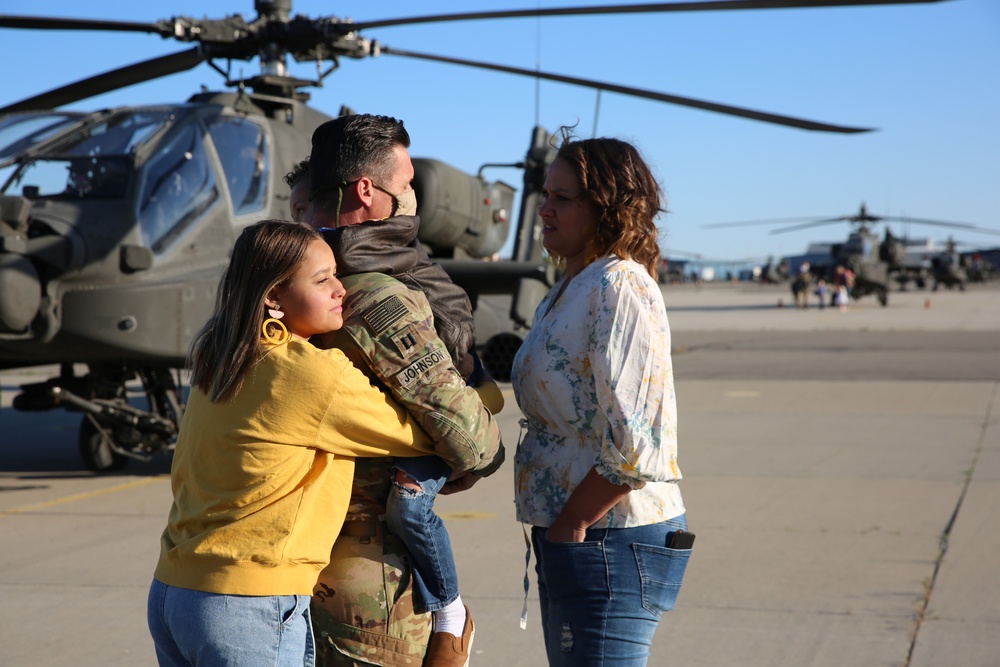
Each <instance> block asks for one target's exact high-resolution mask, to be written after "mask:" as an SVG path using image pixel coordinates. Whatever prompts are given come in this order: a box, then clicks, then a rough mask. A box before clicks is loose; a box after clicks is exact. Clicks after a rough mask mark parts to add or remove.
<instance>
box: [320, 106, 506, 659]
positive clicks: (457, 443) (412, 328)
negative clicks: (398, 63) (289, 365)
mask: <svg viewBox="0 0 1000 667" xmlns="http://www.w3.org/2000/svg"><path fill="white" fill-rule="evenodd" d="M370 118H372V119H373V120H374V121H375V122H376V124H381V125H385V122H384V121H392V122H393V123H398V121H394V120H393V119H384V118H377V117H370ZM390 129H391V128H390ZM399 129H401V124H399ZM322 130H323V128H322V127H321V129H320V130H318V131H317V134H316V135H315V136H314V139H313V143H314V146H313V155H312V157H311V162H312V164H311V168H312V174H311V176H312V179H311V180H312V185H313V198H314V202H313V203H314V215H315V216H316V217H315V219H314V220H313V221H312V222H313V224H314V226H317V227H341V229H334V230H330V231H327V232H326V236H327V240H328V241H329V242H330V244H331V247H333V248H334V252H335V254H337V259H338V274H339V276H340V277H341V279H342V281H343V282H344V286H345V288H346V289H347V290H348V298H347V299H346V300H345V303H344V327H343V329H341V330H340V331H338V332H335V333H333V334H329V335H327V336H324V337H322V339H321V340H317V341H314V342H316V343H317V344H318V345H321V346H324V347H326V346H337V347H339V348H340V349H342V350H343V351H344V352H345V353H346V354H347V355H348V357H349V358H351V360H352V361H353V362H354V364H355V365H356V366H357V367H358V368H361V369H362V370H364V371H365V372H366V373H367V374H368V375H369V377H370V378H371V379H372V381H373V382H374V383H376V384H378V385H380V386H382V387H385V388H387V389H389V390H390V391H391V393H392V394H393V396H394V397H395V398H397V400H399V401H400V402H401V403H402V404H404V405H405V406H406V407H407V409H408V410H409V411H410V413H411V414H412V415H413V416H414V417H415V418H416V420H417V421H418V423H420V424H421V426H422V427H423V428H424V430H426V431H427V432H428V434H429V435H430V436H431V438H432V439H433V440H434V441H435V443H436V454H437V455H438V456H440V457H441V458H442V459H443V460H444V461H445V462H446V463H447V464H448V466H449V467H450V468H451V469H452V470H454V471H456V472H464V471H469V472H471V473H473V475H474V476H472V477H468V476H467V477H466V478H464V480H463V481H461V482H459V483H458V486H459V487H460V488H461V487H464V488H467V487H468V486H471V484H472V483H473V482H474V480H475V479H476V478H478V476H481V475H486V474H490V473H492V472H493V471H495V470H496V469H497V467H499V465H500V464H501V463H502V461H503V446H502V444H501V442H500V434H499V429H498V428H497V425H496V423H495V422H494V420H493V418H492V415H491V413H490V412H489V411H488V410H487V409H485V407H484V406H483V403H482V402H481V401H480V400H479V397H478V395H477V394H476V392H475V391H474V390H473V389H472V388H470V387H469V386H467V385H466V382H465V381H464V379H463V377H462V375H460V374H459V373H458V372H457V371H456V368H455V365H456V364H457V363H461V361H462V355H461V354H460V351H461V350H463V349H468V347H469V346H470V345H471V306H469V304H468V297H467V296H466V295H465V294H464V292H462V291H461V289H460V288H458V287H456V286H454V285H453V284H452V283H451V282H450V280H449V279H448V278H447V276H446V275H445V274H443V272H442V271H441V270H440V267H437V266H436V265H433V266H428V265H429V264H430V262H429V260H427V258H426V253H424V252H423V250H422V249H421V248H420V247H419V243H418V242H416V224H417V221H416V219H415V218H411V217H410V216H408V215H397V216H390V217H388V218H386V215H389V214H392V213H399V214H403V213H406V212H410V211H408V210H404V209H407V208H408V207H407V206H406V205H405V204H403V203H402V200H403V197H404V195H405V194H406V190H407V188H409V180H410V178H412V165H411V164H410V161H409V156H408V155H407V154H406V152H405V150H401V152H402V154H403V157H402V158H400V157H398V156H390V157H393V158H395V159H394V160H391V162H394V163H395V164H396V165H397V167H395V168H394V169H395V170H394V171H389V172H383V173H381V174H373V176H372V178H378V180H379V181H381V182H384V183H387V184H389V185H388V187H389V189H383V188H382V187H381V186H379V185H377V184H375V183H374V182H373V181H372V179H370V178H369V179H366V178H365V175H366V174H368V173H373V172H377V171H378V168H377V166H373V165H362V166H356V167H355V171H353V172H351V173H349V174H348V175H349V176H351V177H358V180H355V181H353V182H351V183H348V182H347V179H346V178H342V177H334V178H333V179H332V180H333V182H334V183H337V185H336V186H335V190H336V194H335V196H330V195H329V193H327V196H324V195H323V189H324V187H323V186H322V185H320V186H318V187H317V182H320V183H322V179H323V175H324V174H327V178H328V179H330V176H329V172H330V171H332V170H331V169H330V168H329V167H328V166H327V168H326V169H324V165H329V163H330V159H331V158H330V156H331V155H335V156H338V157H340V156H342V154H343V151H342V150H339V147H337V146H334V147H333V148H332V149H331V150H329V151H328V152H327V153H324V152H323V148H327V149H329V148H330V146H326V147H324V146H322V145H319V146H318V145H317V136H321V135H322ZM406 143H407V144H408V138H407V142H406ZM320 144H322V142H320ZM394 148H395V146H394ZM400 148H405V145H404V146H402V147H400ZM403 158H405V163H404V159H403ZM403 164H405V165H406V166H408V168H409V171H408V175H407V172H406V171H402V172H401V171H400V169H399V166H401V165H403ZM317 170H322V171H320V173H319V174H317ZM369 170H371V171H369ZM349 171H350V170H349ZM401 180H405V182H402V183H400V182H398V181H401ZM369 183H370V184H371V186H374V187H371V186H369ZM352 187H353V188H354V190H352V191H350V192H346V190H347V189H349V188H352ZM365 187H369V189H368V190H367V191H364V190H363V188H365ZM326 189H327V190H329V188H326ZM376 190H378V191H381V192H382V193H385V194H386V195H388V197H383V196H381V195H379V197H377V198H376V197H375V196H374V195H375V194H376ZM390 190H391V191H392V192H401V193H403V194H400V195H392V194H391V193H390ZM363 193H367V196H368V199H367V200H366V199H364V196H363ZM409 194H410V196H411V197H412V190H409ZM331 199H333V200H334V201H333V202H331ZM386 200H388V201H386ZM390 202H391V207H387V206H386V204H388V203H390ZM410 203H411V205H412V206H413V208H414V209H415V204H414V203H413V202H412V201H411V202H410ZM331 209H332V210H331ZM368 219H375V222H366V223H365V224H363V225H359V226H357V227H353V226H347V225H352V224H355V223H362V222H365V221H366V220H368ZM411 229H412V235H410V236H408V235H409V230H411ZM347 231H351V232H352V234H351V235H347V236H346V237H345V236H342V235H341V234H340V232H347ZM353 232H357V233H353ZM387 233H388V235H387ZM400 233H401V234H402V235H403V236H402V237H400V236H399V234H400ZM400 238H404V239H408V242H405V241H404V242H400ZM415 253H416V254H415ZM373 263H374V265H373ZM399 267H403V268H405V269H406V270H405V271H404V270H397V269H398V268H399ZM418 271H419V272H421V273H420V274H419V275H420V276H421V277H429V280H431V281H434V282H433V287H434V292H433V293H434V294H435V295H437V298H438V301H436V302H435V310H434V312H433V313H432V311H431V307H430V304H429V303H428V301H427V298H426V297H425V296H424V294H423V292H421V291H418V289H419V288H421V287H422V288H424V289H429V287H428V285H427V283H426V282H425V281H421V280H420V279H417V280H412V278H413V276H412V275H411V274H412V273H416V272H418ZM345 273H346V274H347V275H344V274H345ZM386 273H388V274H390V275H398V276H399V277H400V279H401V280H403V281H406V282H407V283H411V285H410V286H411V287H415V288H418V289H409V288H408V287H407V285H404V284H403V283H401V282H399V281H397V280H395V279H394V278H393V277H390V275H386ZM412 283H415V284H412ZM442 302H444V303H445V304H446V305H443V303H442ZM463 305H464V307H465V311H464V313H463V311H462V310H461V308H462V306H463ZM442 308H443V309H444V310H443V312H442ZM443 325H444V326H445V327H454V328H453V329H451V330H450V331H449V330H448V329H447V328H446V329H445V330H444V331H442V326H443ZM463 326H464V327H465V329H467V337H466V338H464V339H463V338H461V337H460V334H463V333H466V331H465V330H463V329H460V328H461V327H463ZM436 330H437V331H436ZM452 332H455V333H456V334H457V335H450V334H451V333H452ZM438 333H440V334H441V336H439V335H438ZM442 339H443V340H442ZM465 341H467V342H465ZM447 342H451V343H452V345H451V346H448V345H447V344H446V343H447ZM456 350H457V351H458V352H459V354H456ZM494 387H495V386H494ZM391 469H392V462H391V461H385V460H370V461H359V463H358V471H357V473H356V479H355V484H354V496H353V498H354V502H353V503H352V507H351V509H350V510H349V511H348V517H347V522H346V523H345V527H344V531H343V532H342V533H341V537H340V538H339V539H338V541H337V543H336V545H335V546H334V549H333V553H332V554H331V562H330V565H329V566H328V567H327V568H326V570H324V572H323V573H322V574H321V576H320V580H319V583H318V584H317V588H316V592H315V595H314V603H313V606H314V627H315V631H316V636H317V645H318V646H319V664H321V665H345V664H356V665H384V666H387V667H391V666H393V665H416V664H422V662H423V655H424V653H425V651H426V648H427V646H428V644H429V643H432V644H433V643H436V644H437V646H438V648H437V649H435V655H443V656H444V657H445V658H446V659H445V661H444V662H435V664H456V665H461V664H467V661H468V650H469V646H470V644H471V629H472V625H471V618H469V617H468V616H467V614H466V618H465V626H466V628H465V632H464V633H463V632H462V631H461V630H460V631H459V632H458V634H459V635H462V636H460V637H453V636H452V635H451V634H448V633H446V632H439V633H435V634H434V635H433V638H434V639H432V635H431V633H430V630H431V624H430V616H429V615H428V614H418V613H416V612H415V610H414V598H413V587H412V583H413V578H412V574H411V572H412V571H411V569H410V566H409V563H408V557H407V552H406V549H405V547H404V546H403V544H402V543H401V542H400V541H399V540H398V539H397V538H395V537H394V536H393V535H391V533H390V531H389V530H387V527H386V524H385V521H384V518H385V511H386V510H385V501H386V499H387V497H388V496H389V494H390V492H391V479H392V476H391V474H390V470H391ZM467 480H472V481H467ZM435 623H436V621H435ZM442 637H443V638H445V639H444V640H442V639H441V638H442ZM449 640H451V641H452V642H454V645H446V643H447V642H448V641H449Z"/></svg>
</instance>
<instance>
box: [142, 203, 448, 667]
mask: <svg viewBox="0 0 1000 667" xmlns="http://www.w3.org/2000/svg"><path fill="white" fill-rule="evenodd" d="M343 298H344V288H343V286H342V285H341V284H340V281H338V280H337V278H336V263H335V260H334V257H333V253H332V251H331V250H330V247H329V246H328V245H327V243H326V242H325V241H324V240H323V238H322V236H320V234H319V233H318V232H316V231H314V230H313V229H312V228H311V227H309V226H307V225H304V224H300V223H292V222H282V221H276V220H266V221H262V222H260V223H257V224H255V225H251V226H250V227H247V228H246V229H244V230H243V232H242V233H241V234H240V236H239V238H238V239H237V241H236V245H235V248H234V250H233V255H232V259H231V260H230V264H229V267H228V268H227V269H226V271H225V273H224V274H223V276H222V280H221V282H220V285H219V292H218V296H217V304H216V310H215V314H214V315H213V316H212V318H211V319H210V320H209V321H208V324H206V325H205V327H204V328H203V329H202V330H201V332H200V333H199V334H198V335H197V336H196V338H195V340H194V342H193V344H192V348H191V368H192V377H191V395H190V397H189V399H188V403H187V406H186V408H185V411H184V416H183V418H182V421H181V426H180V432H179V435H178V439H177V445H176V449H175V451H174V458H173V465H172V468H171V487H172V490H173V505H172V507H171V509H170V516H169V520H168V523H167V528H166V530H164V532H163V536H162V537H161V540H160V544H161V547H160V559H159V562H158V564H157V566H156V571H155V573H154V579H153V583H152V586H151V588H150V593H149V606H148V622H149V628H150V632H151V633H152V636H153V641H154V644H155V648H156V656H157V660H158V661H159V663H160V665H164V666H165V665H170V666H174V665H185V666H188V665H212V666H213V667H216V666H225V665H233V666H234V667H235V666H237V665H238V666H239V667H254V666H256V665H268V666H269V667H271V666H281V667H284V666H285V665H288V666H291V665H295V666H296V667H299V666H302V665H306V666H307V667H309V666H311V665H312V664H313V660H314V645H313V638H312V629H311V625H310V618H309V602H310V596H311V594H312V590H313V585H314V584H315V583H316V580H317V577H318V575H319V573H320V571H321V570H322V569H323V567H324V566H325V565H326V564H327V562H328V561H329V557H330V549H331V546H332V545H333V542H334V539H335V538H336V536H337V535H338V533H340V529H341V525H342V523H343V519H344V516H345V514H346V512H347V507H348V501H349V499H350V491H351V482H352V479H353V475H354V457H361V456H421V455H424V454H427V453H429V452H430V451H431V443H430V442H429V441H428V438H427V436H426V435H425V434H424V433H423V431H421V430H420V429H419V428H418V427H417V426H416V425H415V424H414V422H413V420H412V419H411V417H410V416H409V414H408V413H407V412H406V411H405V410H404V409H402V408H400V407H399V406H398V405H397V404H396V403H395V402H394V401H393V400H392V399H391V398H389V397H387V396H386V395H385V394H383V393H382V392H381V391H379V390H378V389H377V388H375V387H374V386H372V384H371V383H370V382H369V380H368V379H367V378H366V377H365V375H363V374H362V373H361V371H359V370H358V369H357V368H355V367H354V366H353V365H352V364H351V362H350V361H348V359H347V357H345V356H344V354H343V353H342V352H341V351H340V350H337V349H330V350H321V349H318V348H316V347H314V346H313V345H311V344H310V343H309V342H308V339H309V337H310V336H312V335H314V334H319V333H327V332H330V331H334V330H337V329H339V328H340V327H341V326H342V325H343V315H342V303H343Z"/></svg>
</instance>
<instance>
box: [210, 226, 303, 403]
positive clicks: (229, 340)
mask: <svg viewBox="0 0 1000 667" xmlns="http://www.w3.org/2000/svg"><path fill="white" fill-rule="evenodd" d="M322 238H323V237H322V236H321V235H320V233H319V232H317V231H316V230H314V229H313V228H312V227H310V226H309V225H306V224H303V223H298V222H286V221H283V220H262V221H260V222H258V223H256V224H253V225H250V226H249V227H246V228H245V229H244V230H243V232H242V233H240V235H239V238H237V239H236V245H235V246H234V247H233V254H232V257H231V258H230V260H229V266H228V267H227V268H226V270H225V272H224V273H223V274H222V279H221V280H220V281H219V292H218V294H217V295H216V302H215V313H214V314H213V315H212V317H211V319H209V320H208V323H207V324H206V325H205V326H204V327H203V328H202V330H201V331H200V332H198V335H197V336H195V338H194V341H193V342H192V343H191V354H190V365H191V371H192V374H191V384H192V385H194V386H196V387H198V388H199V389H201V390H202V391H203V392H205V393H206V394H208V396H209V398H210V399H211V400H212V402H213V403H218V402H222V401H226V400H228V399H229V398H231V397H232V396H233V395H234V394H236V393H237V392H238V391H239V390H240V388H241V387H242V386H243V380H244V379H245V378H246V376H247V373H248V372H249V371H250V368H251V367H252V366H253V364H255V363H256V362H257V361H258V360H259V359H260V358H261V356H263V354H264V352H265V347H264V343H263V341H262V336H261V326H262V325H263V323H264V320H265V319H267V316H266V315H265V313H266V308H265V306H264V298H265V296H266V295H267V294H268V292H270V291H271V290H272V289H274V288H275V287H277V286H279V285H282V284H283V283H285V282H286V281H287V280H288V279H289V278H291V277H292V275H293V274H294V273H295V271H296V270H297V269H298V268H299V265H300V264H301V263H302V260H303V258H304V256H305V253H306V249H307V248H308V246H309V244H310V243H311V242H312V241H315V240H316V239H320V240H322Z"/></svg>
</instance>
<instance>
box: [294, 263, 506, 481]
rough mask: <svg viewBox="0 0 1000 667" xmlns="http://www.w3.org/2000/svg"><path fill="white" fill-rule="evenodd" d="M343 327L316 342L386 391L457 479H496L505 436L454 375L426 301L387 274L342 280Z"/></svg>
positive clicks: (477, 396)
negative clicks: (461, 474)
mask: <svg viewBox="0 0 1000 667" xmlns="http://www.w3.org/2000/svg"><path fill="white" fill-rule="evenodd" d="M341 280H342V282H343V283H344V287H345V288H346V289H347V298H346V299H345V300H344V326H343V328H341V329H340V330H338V331H334V332H332V333H329V334H324V335H323V336H318V337H315V338H314V339H313V342H314V343H315V344H316V345H318V346H319V347H323V348H329V347H338V348H340V349H341V350H343V352H344V353H345V354H346V355H347V357H348V358H349V359H350V360H351V361H352V362H353V363H354V365H355V366H357V367H358V368H360V369H361V370H362V371H363V372H365V373H366V374H368V376H369V377H370V378H372V380H373V381H375V383H376V384H377V385H381V386H383V387H385V388H387V389H388V390H389V391H390V392H391V393H392V395H393V397H395V399H396V400H397V401H399V402H400V403H401V404H402V405H403V406H404V407H405V408H406V409H407V411H408V412H409V413H410V414H411V415H412V416H413V418H414V419H415V420H416V421H417V423H418V424H420V427H421V428H423V430H424V431H426V432H427V434H428V435H429V436H430V437H431V440H432V441H434V453H435V454H437V455H438V456H440V457H441V458H443V459H444V460H445V461H447V463H448V465H449V466H451V468H452V470H454V471H456V472H474V473H477V474H479V475H484V476H485V475H490V474H492V473H493V472H495V471H496V469H497V468H499V467H500V464H501V463H503V460H504V449H503V443H502V442H501V441H500V429H499V427H498V426H497V424H496V421H495V420H494V419H493V416H492V415H491V414H490V413H489V411H488V410H487V409H486V408H485V407H484V406H483V403H482V401H481V400H480V398H479V394H478V393H476V390H475V389H473V388H472V387H469V386H467V385H466V384H465V381H464V380H463V379H462V377H461V376H460V375H459V374H458V372H457V371H456V370H455V367H454V365H453V363H452V360H451V356H450V355H449V354H448V350H447V349H446V348H445V346H444V343H442V342H441V339H440V338H439V337H438V335H437V333H436V331H435V329H434V316H433V315H432V313H431V308H430V304H429V303H428V302H427V297H425V296H424V294H423V293H422V292H418V291H415V290H411V289H408V288H407V287H406V286H405V285H404V284H403V283H401V282H399V281H398V280H395V279H394V278H392V277H390V276H386V275H383V274H381V273H363V274H358V275H352V276H345V277H343V278H342V279H341Z"/></svg>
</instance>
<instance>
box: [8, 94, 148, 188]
mask: <svg viewBox="0 0 1000 667" xmlns="http://www.w3.org/2000/svg"><path fill="white" fill-rule="evenodd" d="M167 116H168V114H167V112H166V111H156V112H125V113H119V114H113V115H111V116H109V117H107V118H105V119H102V120H100V121H99V122H97V123H95V124H83V125H81V127H80V128H79V129H78V130H72V131H71V133H70V136H69V137H67V138H64V139H62V140H59V141H57V142H55V144H54V145H52V146H50V147H47V148H42V149H40V150H39V151H38V152H37V153H35V154H34V155H30V157H27V158H22V159H21V164H20V166H19V167H18V168H17V169H16V171H15V172H14V173H13V174H12V176H11V177H9V178H8V179H7V181H6V183H4V185H3V188H2V189H0V192H2V193H3V194H12V195H14V194H21V195H24V196H26V197H29V198H36V197H60V198H68V199H120V198H123V197H125V196H126V194H127V192H128V186H129V183H130V178H131V173H132V171H133V170H132V159H133V156H134V154H135V151H136V149H137V148H138V147H139V146H140V145H141V144H142V143H143V142H144V141H146V140H147V139H148V138H149V137H150V136H152V135H153V134H155V133H156V131H157V130H158V129H159V128H161V127H162V126H163V124H164V123H165V122H166V120H167ZM78 120H79V118H75V117H72V116H68V115H66V114H46V115H37V114H30V115H28V114H25V115H15V116H11V117H9V118H7V119H5V120H4V123H3V125H2V126H0V133H2V132H4V130H7V131H9V132H10V134H11V137H12V138H13V137H14V136H18V135H19V138H18V139H16V140H15V141H13V142H11V143H10V144H9V148H10V150H11V157H13V154H14V151H16V153H18V154H21V155H24V154H25V153H26V152H29V153H30V152H31V151H29V149H30V148H31V147H32V146H35V145H38V144H40V143H41V142H42V141H44V140H45V139H46V138H48V137H52V136H55V135H56V134H57V133H60V132H62V131H64V130H66V129H69V126H70V124H71V123H74V122H77V121H78ZM25 131H27V132H25ZM4 150H6V149H4Z"/></svg>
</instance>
